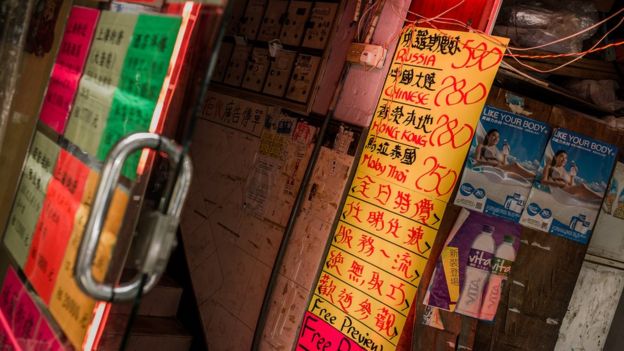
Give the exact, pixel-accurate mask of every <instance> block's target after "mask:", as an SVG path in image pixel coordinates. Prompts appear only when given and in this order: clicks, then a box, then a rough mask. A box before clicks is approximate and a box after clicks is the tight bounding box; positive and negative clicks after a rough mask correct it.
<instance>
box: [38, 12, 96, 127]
mask: <svg viewBox="0 0 624 351" xmlns="http://www.w3.org/2000/svg"><path fill="white" fill-rule="evenodd" d="M99 13H100V12H99V11H98V10H95V9H90V8H86V7H80V6H74V7H73V8H72V10H71V12H70V14H69V18H68V19H67V25H66V27H65V28H66V29H65V34H64V35H63V40H62V41H61V46H60V48H59V52H58V55H57V56H56V62H55V63H54V67H53V68H52V75H51V76H50V82H49V83H48V90H47V91H46V96H45V99H44V100H43V105H42V106H41V113H40V115H39V118H40V119H41V121H43V122H44V123H45V124H47V125H48V126H50V127H51V128H52V129H54V130H55V131H56V132H57V133H59V134H62V133H63V131H64V130H65V123H66V122H67V117H69V110H70V107H71V105H72V103H73V102H74V97H75V96H76V91H77V89H78V82H79V80H80V75H81V74H82V70H83V69H84V66H85V62H86V60H87V53H88V52H89V48H90V46H91V39H92V37H93V32H94V31H95V25H96V23H97V19H98V16H99Z"/></svg>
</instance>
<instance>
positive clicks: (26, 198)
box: [4, 132, 60, 267]
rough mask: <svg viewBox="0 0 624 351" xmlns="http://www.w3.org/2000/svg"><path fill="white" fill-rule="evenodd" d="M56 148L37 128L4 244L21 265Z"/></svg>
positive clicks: (56, 151) (52, 166)
mask: <svg viewBox="0 0 624 351" xmlns="http://www.w3.org/2000/svg"><path fill="white" fill-rule="evenodd" d="M59 149H60V148H59V146H58V145H56V144H55V143H54V142H53V141H52V140H50V139H48V138H47V137H46V136H45V135H43V134H41V133H39V132H36V133H35V137H34V138H33V142H32V145H31V146H30V150H29V151H28V157H27V158H26V164H25V165H24V171H23V172H22V179H21V180H20V184H19V187H18V188H17V196H16V197H15V203H14V204H13V209H12V211H11V215H10V217H9V224H8V226H7V231H6V234H5V236H4V244H5V245H6V247H7V249H8V250H9V252H11V254H12V255H13V258H15V261H17V263H18V264H19V265H20V266H21V267H24V264H25V263H26V259H27V257H28V249H29V248H30V243H31V241H32V237H33V233H34V231H35V225H36V224H37V219H38V218H39V214H40V213H41V208H42V206H43V199H44V198H45V194H46V191H47V189H48V183H49V181H50V178H51V177H52V170H53V169H54V165H55V164H56V158H57V156H58V153H59Z"/></svg>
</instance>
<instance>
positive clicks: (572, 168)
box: [569, 161, 578, 184]
mask: <svg viewBox="0 0 624 351" xmlns="http://www.w3.org/2000/svg"><path fill="white" fill-rule="evenodd" d="M569 174H570V183H571V184H573V183H574V179H575V178H576V175H577V174H578V167H577V166H576V162H574V161H572V162H571V164H570V172H569Z"/></svg>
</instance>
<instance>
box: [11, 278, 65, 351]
mask: <svg viewBox="0 0 624 351" xmlns="http://www.w3.org/2000/svg"><path fill="white" fill-rule="evenodd" d="M0 313H1V314H2V322H3V323H2V326H1V328H2V329H4V332H5V334H6V335H8V336H9V337H8V338H4V339H3V338H0V342H3V343H7V342H10V341H11V339H13V340H16V341H17V344H18V345H16V346H17V347H15V346H14V347H13V348H12V349H16V350H19V349H24V350H37V351H38V350H41V351H43V350H46V351H47V350H50V351H61V350H65V348H64V347H62V346H61V345H62V344H61V342H60V341H59V339H58V338H57V336H56V334H55V333H54V332H53V331H52V328H51V327H50V325H49V324H48V321H47V320H46V318H45V317H44V316H43V315H42V313H41V311H40V310H39V308H38V307H37V305H36V303H35V302H34V301H33V299H32V298H31V296H30V294H29V293H28V291H27V289H26V287H25V286H24V284H23V283H22V281H21V279H20V278H19V277H18V275H17V273H16V272H15V270H14V269H13V268H12V267H9V269H8V271H7V274H6V277H5V278H4V283H3V285H2V290H1V291H0ZM5 339H6V340H5ZM0 345H2V344H0Z"/></svg>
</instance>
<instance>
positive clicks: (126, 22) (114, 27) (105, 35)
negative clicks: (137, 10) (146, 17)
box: [65, 11, 137, 155]
mask: <svg viewBox="0 0 624 351" xmlns="http://www.w3.org/2000/svg"><path fill="white" fill-rule="evenodd" d="M136 21H137V15H135V14H127V13H113V12H108V11H103V12H102V13H101V15H100V20H99V22H98V25H97V27H96V29H95V34H94V37H93V43H92V44H91V50H90V51H89V57H88V58H87V64H86V67H85V70H84V75H83V76H82V79H81V80H80V85H79V87H78V93H77V95H76V101H75V103H74V107H73V108H72V111H71V115H70V117H69V122H68V123H67V129H66V130H65V137H66V138H67V139H69V140H70V141H71V142H73V143H74V144H76V145H78V146H79V147H80V148H81V149H82V151H84V152H87V153H88V154H90V155H95V154H96V152H97V148H98V146H99V144H100V140H101V138H102V132H103V131H104V127H105V126H106V119H107V118H108V114H109V111H110V110H111V105H112V102H113V96H114V93H115V89H116V87H117V85H118V84H119V78H120V76H121V69H122V66H123V63H124V59H125V56H126V52H127V50H128V46H130V40H131V39H132V32H133V31H134V27H135V25H136Z"/></svg>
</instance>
